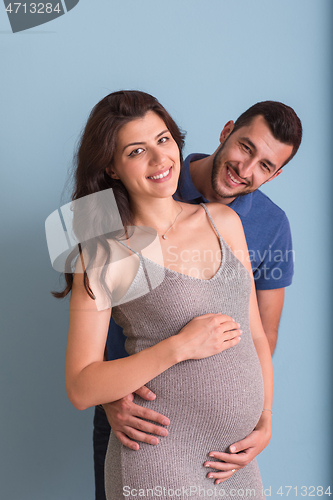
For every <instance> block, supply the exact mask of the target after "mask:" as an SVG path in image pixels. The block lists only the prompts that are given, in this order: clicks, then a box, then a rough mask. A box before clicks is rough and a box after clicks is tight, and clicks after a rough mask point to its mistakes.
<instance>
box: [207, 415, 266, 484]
mask: <svg viewBox="0 0 333 500" xmlns="http://www.w3.org/2000/svg"><path fill="white" fill-rule="evenodd" d="M271 433H272V415H271V413H269V412H266V411H264V412H263V413H262V414H261V418H260V420H259V422H258V424H257V426H256V428H255V429H254V430H253V431H252V432H251V434H249V435H248V436H247V437H246V438H245V439H242V441H238V442H237V443H234V444H232V445H230V446H229V450H230V453H221V452H218V451H212V452H210V453H209V456H210V457H214V458H217V459H218V460H221V462H209V461H207V462H205V463H204V466H205V467H209V468H211V469H215V470H216V472H215V471H213V472H209V473H208V474H207V477H209V478H212V479H214V480H215V481H214V482H215V484H219V483H222V482H223V481H226V480H227V479H229V477H231V476H232V475H233V474H237V471H238V470H239V469H242V468H243V467H245V466H246V465H247V464H249V463H250V462H251V460H253V459H254V458H255V457H256V456H257V455H259V453H261V452H262V450H263V449H264V448H266V446H267V445H268V443H269V441H270V439H271Z"/></svg>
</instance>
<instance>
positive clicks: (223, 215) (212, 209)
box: [206, 203, 240, 225]
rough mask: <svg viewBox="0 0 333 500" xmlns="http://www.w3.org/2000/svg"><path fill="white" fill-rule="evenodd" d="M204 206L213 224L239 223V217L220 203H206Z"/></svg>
mask: <svg viewBox="0 0 333 500" xmlns="http://www.w3.org/2000/svg"><path fill="white" fill-rule="evenodd" d="M206 207H207V209H208V211H209V213H210V215H211V217H212V219H213V220H214V222H215V224H216V225H218V224H224V225H226V224H239V223H240V218H239V216H238V215H237V214H236V212H235V211H234V210H233V209H232V208H230V207H228V206H227V205H223V204H222V203H207V204H206Z"/></svg>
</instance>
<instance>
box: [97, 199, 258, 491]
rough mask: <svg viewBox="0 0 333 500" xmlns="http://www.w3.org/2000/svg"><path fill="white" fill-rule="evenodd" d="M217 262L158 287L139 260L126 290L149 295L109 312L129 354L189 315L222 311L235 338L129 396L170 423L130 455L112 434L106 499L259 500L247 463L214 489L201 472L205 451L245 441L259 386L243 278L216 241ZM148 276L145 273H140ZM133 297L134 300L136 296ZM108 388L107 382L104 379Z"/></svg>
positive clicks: (171, 276) (254, 473) (175, 329)
mask: <svg viewBox="0 0 333 500" xmlns="http://www.w3.org/2000/svg"><path fill="white" fill-rule="evenodd" d="M202 206H203V208H204V209H205V210H206V213H207V216H208V217H209V220H210V222H211V224H212V226H213V227H214V229H215V231H216V233H217V235H218V237H219V241H220V245H221V250H222V260H221V264H220V267H219V269H218V271H217V272H216V274H215V275H214V276H213V277H212V278H211V279H209V280H201V279H198V278H193V277H190V276H187V275H184V274H181V273H178V272H176V271H172V270H169V269H167V268H165V269H164V272H165V277H164V280H163V282H162V283H161V284H160V285H159V286H157V287H156V288H151V287H149V279H150V278H149V276H152V274H153V272H154V269H156V272H159V273H160V271H161V269H160V267H161V266H160V265H159V264H156V263H155V262H153V261H151V260H149V259H147V258H144V257H142V256H141V255H139V254H138V255H139V258H140V265H139V268H138V271H137V275H136V277H135V279H134V280H133V282H132V285H131V290H129V293H131V295H132V294H133V296H135V288H136V287H138V289H140V290H142V286H143V283H146V282H147V284H148V288H150V291H149V292H148V293H147V294H145V295H143V296H142V294H141V296H139V297H138V298H135V299H133V300H131V301H129V302H126V303H124V304H122V305H119V306H116V307H115V308H113V309H112V315H113V316H114V319H115V320H116V322H117V323H118V324H119V325H121V326H122V327H123V329H124V334H125V335H126V337H127V340H126V344H125V347H126V350H127V352H128V353H129V354H134V353H136V352H139V351H141V350H142V349H145V348H147V347H150V346H152V345H154V344H156V343H158V342H160V341H162V340H164V339H166V338H168V337H170V336H171V335H176V334H178V333H179V331H180V330H181V329H182V328H183V327H184V326H185V325H186V324H187V323H189V321H190V320H192V319H193V318H194V317H196V316H200V315H202V314H207V313H223V314H227V315H229V316H231V317H232V318H234V320H235V321H236V322H238V323H240V325H241V329H242V330H243V334H242V336H241V341H240V342H239V343H238V344H237V345H236V346H234V347H231V348H229V349H227V350H225V351H223V352H221V353H219V354H216V355H214V356H211V357H209V358H205V359H199V360H187V361H183V362H181V363H178V364H176V365H174V366H172V367H171V368H169V369H168V370H166V371H165V372H163V373H162V374H160V375H159V376H157V377H156V378H154V379H153V380H151V381H150V382H149V383H148V384H147V386H148V387H149V388H150V389H151V390H152V391H153V392H154V393H155V394H156V395H157V397H156V399H155V400H154V401H145V400H143V399H141V398H139V397H138V396H135V399H134V402H136V403H137V404H139V405H141V406H144V407H146V408H151V409H153V410H155V411H157V412H159V413H162V414H163V415H166V416H167V417H168V418H169V419H170V422H171V423H170V425H169V426H168V431H169V434H168V436H166V437H159V441H160V442H159V444H158V445H156V446H152V445H149V444H145V443H140V449H139V450H138V451H133V450H130V449H129V448H127V447H125V446H123V445H122V444H121V443H120V442H119V441H118V440H117V439H116V437H115V436H114V434H113V433H112V432H111V436H110V440H109V446H108V451H107V455H106V461H105V482H106V496H107V499H108V500H121V499H123V498H134V497H142V498H156V499H157V498H172V497H174V498H191V499H193V500H196V499H201V498H207V497H213V498H225V499H231V498H233V499H234V498H238V497H240V496H242V497H244V498H249V497H250V498H260V499H264V498H265V497H264V494H263V491H262V488H263V487H262V482H261V478H260V473H259V469H258V466H257V462H256V460H252V462H250V463H249V464H248V465H247V466H246V467H245V468H243V469H240V470H237V471H236V472H235V473H234V474H233V475H232V477H231V478H230V479H228V480H227V481H225V482H222V483H220V484H219V485H215V484H214V480H213V479H209V478H207V473H209V472H210V471H212V470H211V469H208V468H205V467H204V465H203V464H204V462H205V461H207V460H210V461H213V460H214V459H213V458H208V453H209V452H211V451H225V452H226V451H227V450H228V447H229V446H230V445H231V444H233V443H235V442H236V441H239V440H241V439H244V438H245V437H246V436H248V435H249V434H250V433H251V432H252V430H253V429H254V427H255V426H256V424H257V422H258V420H259V418H260V416H261V412H262V409H263V400H264V392H263V380H262V373H261V367H260V363H259V359H258V356H257V353H256V349H255V347H254V344H253V341H252V337H251V332H250V325H249V299H250V294H251V279H250V276H249V274H248V271H247V270H246V269H245V267H244V266H243V265H242V263H241V262H240V261H239V260H238V259H237V258H236V257H235V255H234V254H233V252H232V251H231V249H230V248H229V246H228V245H227V243H226V242H225V241H224V240H223V238H222V237H221V236H220V235H219V233H218V231H217V229H216V227H215V225H214V222H213V220H212V219H211V216H210V214H209V212H208V210H207V207H206V206H205V205H204V204H202ZM148 271H149V272H148ZM139 295H140V294H139ZM110 383H112V381H110Z"/></svg>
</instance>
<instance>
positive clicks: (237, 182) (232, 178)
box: [228, 169, 242, 184]
mask: <svg viewBox="0 0 333 500" xmlns="http://www.w3.org/2000/svg"><path fill="white" fill-rule="evenodd" d="M228 174H229V177H230V179H231V180H232V181H233V182H236V184H242V183H241V182H239V181H236V179H235V178H234V177H233V176H232V175H231V172H230V170H229V169H228Z"/></svg>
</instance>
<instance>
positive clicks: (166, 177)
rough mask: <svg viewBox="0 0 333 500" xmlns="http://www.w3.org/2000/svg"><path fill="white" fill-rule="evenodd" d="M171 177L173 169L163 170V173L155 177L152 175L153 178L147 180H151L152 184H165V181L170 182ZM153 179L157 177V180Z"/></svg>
mask: <svg viewBox="0 0 333 500" xmlns="http://www.w3.org/2000/svg"><path fill="white" fill-rule="evenodd" d="M167 172H168V173H167ZM166 173H167V174H166ZM165 174H166V175H165ZM171 175H172V167H170V168H169V169H167V170H162V171H160V173H156V174H154V175H151V176H149V177H147V179H149V180H150V181H152V182H164V181H168V180H169V179H170V178H171ZM153 177H157V178H155V179H154V178H153Z"/></svg>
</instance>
